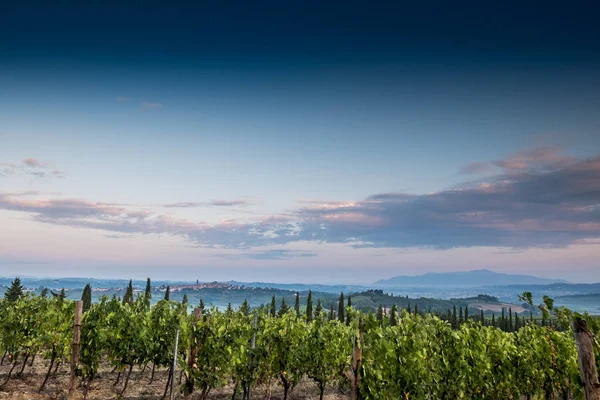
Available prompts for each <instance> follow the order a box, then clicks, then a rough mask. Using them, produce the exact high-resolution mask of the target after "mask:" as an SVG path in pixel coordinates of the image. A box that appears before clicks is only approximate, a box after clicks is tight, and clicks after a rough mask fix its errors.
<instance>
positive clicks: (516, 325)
mask: <svg viewBox="0 0 600 400" xmlns="http://www.w3.org/2000/svg"><path fill="white" fill-rule="evenodd" d="M518 330H519V314H518V313H517V312H516V311H515V332H516V331H518Z"/></svg>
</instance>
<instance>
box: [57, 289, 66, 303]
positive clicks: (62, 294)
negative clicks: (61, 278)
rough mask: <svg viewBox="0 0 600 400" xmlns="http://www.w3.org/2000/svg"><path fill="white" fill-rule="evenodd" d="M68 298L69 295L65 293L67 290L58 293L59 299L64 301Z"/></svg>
mask: <svg viewBox="0 0 600 400" xmlns="http://www.w3.org/2000/svg"><path fill="white" fill-rule="evenodd" d="M66 298H67V294H66V293H65V288H62V289H60V293H58V299H59V300H61V301H62V300H64V299H66Z"/></svg>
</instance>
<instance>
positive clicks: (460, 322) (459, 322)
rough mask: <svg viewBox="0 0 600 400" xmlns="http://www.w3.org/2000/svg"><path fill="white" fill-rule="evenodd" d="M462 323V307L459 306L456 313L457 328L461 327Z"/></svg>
mask: <svg viewBox="0 0 600 400" xmlns="http://www.w3.org/2000/svg"><path fill="white" fill-rule="evenodd" d="M463 322H464V319H463V310H462V306H460V308H459V312H458V325H459V326H460V325H462V324H463Z"/></svg>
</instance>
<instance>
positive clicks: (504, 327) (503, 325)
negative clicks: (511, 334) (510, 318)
mask: <svg viewBox="0 0 600 400" xmlns="http://www.w3.org/2000/svg"><path fill="white" fill-rule="evenodd" d="M504 319H505V317H504V307H502V319H501V320H500V329H502V330H503V331H505V330H506V321H505V320H504Z"/></svg>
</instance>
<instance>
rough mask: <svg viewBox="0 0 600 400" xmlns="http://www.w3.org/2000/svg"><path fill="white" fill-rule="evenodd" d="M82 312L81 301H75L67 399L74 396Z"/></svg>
mask: <svg viewBox="0 0 600 400" xmlns="http://www.w3.org/2000/svg"><path fill="white" fill-rule="evenodd" d="M82 312H83V301H81V300H77V301H76V302H75V319H74V322H73V344H72V348H71V375H70V377H69V399H74V398H75V377H76V372H77V364H78V363H79V343H80V337H81V315H82Z"/></svg>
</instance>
